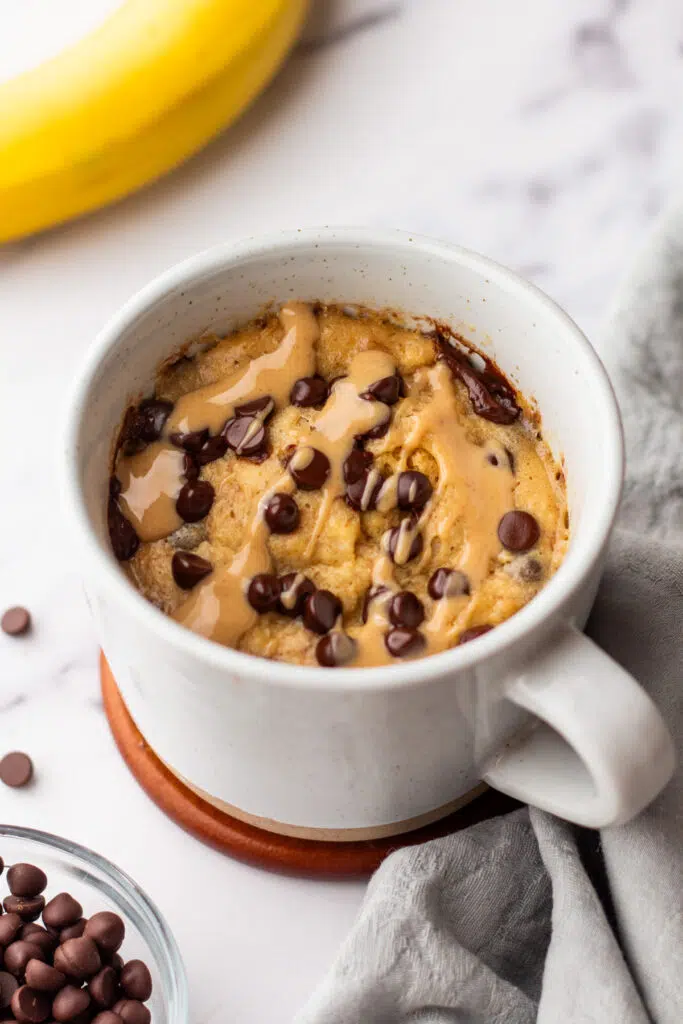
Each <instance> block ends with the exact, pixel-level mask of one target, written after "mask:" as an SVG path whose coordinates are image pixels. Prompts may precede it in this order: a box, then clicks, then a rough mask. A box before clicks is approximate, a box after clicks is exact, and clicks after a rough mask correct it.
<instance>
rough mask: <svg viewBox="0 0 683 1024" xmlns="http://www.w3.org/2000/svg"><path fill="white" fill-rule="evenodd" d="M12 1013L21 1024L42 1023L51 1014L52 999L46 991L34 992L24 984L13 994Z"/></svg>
mask: <svg viewBox="0 0 683 1024" xmlns="http://www.w3.org/2000/svg"><path fill="white" fill-rule="evenodd" d="M11 1006H12V1013H13V1014H14V1019H15V1020H18V1021H19V1022H20V1024H42V1022H43V1021H44V1020H47V1018H48V1017H49V1016H50V999H49V997H48V996H47V995H45V993H44V992H34V991H33V989H32V988H29V987H28V985H22V986H21V988H18V989H17V990H16V992H15V993H14V995H13V996H12V1002H11Z"/></svg>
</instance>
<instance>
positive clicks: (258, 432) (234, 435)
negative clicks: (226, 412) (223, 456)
mask: <svg viewBox="0 0 683 1024" xmlns="http://www.w3.org/2000/svg"><path fill="white" fill-rule="evenodd" d="M223 436H224V437H225V440H226V441H227V442H228V446H229V447H230V448H232V450H233V451H234V452H235V454H236V455H243V456H245V457H247V458H248V457H249V456H253V455H261V454H262V453H263V452H264V451H265V447H266V431H265V428H264V426H263V424H262V423H261V421H260V420H259V419H257V418H256V417H255V416H234V417H233V419H231V420H228V422H227V423H226V424H225V427H224V428H223Z"/></svg>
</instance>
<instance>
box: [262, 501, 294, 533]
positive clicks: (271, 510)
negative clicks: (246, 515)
mask: <svg viewBox="0 0 683 1024" xmlns="http://www.w3.org/2000/svg"><path fill="white" fill-rule="evenodd" d="M263 515H264V518H265V520H266V523H267V524H268V526H269V528H270V530H271V531H272V533H293V531H294V530H296V528H297V526H298V525H299V520H300V518H301V516H300V514H299V506H298V505H297V503H296V502H295V500H294V498H293V497H292V496H291V494H280V493H278V494H274V495H273V496H272V498H271V499H270V500H269V502H268V504H267V505H266V508H265V512H264V513H263Z"/></svg>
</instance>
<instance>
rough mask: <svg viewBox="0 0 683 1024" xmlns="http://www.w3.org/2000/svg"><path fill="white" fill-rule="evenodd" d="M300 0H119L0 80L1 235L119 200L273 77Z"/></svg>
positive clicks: (298, 19) (298, 16) (1, 238)
mask: <svg viewBox="0 0 683 1024" xmlns="http://www.w3.org/2000/svg"><path fill="white" fill-rule="evenodd" d="M306 6H307V0H126V2H125V3H124V4H123V5H122V6H121V7H119V8H118V9H117V10H116V11H115V12H114V13H113V14H112V15H111V16H110V18H109V19H108V20H107V21H106V22H105V23H104V24H103V25H102V26H101V27H100V28H99V29H97V30H96V31H94V32H92V33H90V34H89V35H88V36H86V37H85V38H84V39H82V40H80V41H79V42H78V43H76V44H75V45H74V46H72V47H70V48H69V49H67V50H64V51H63V52H62V53H60V54H59V55H58V56H56V57H55V58H53V59H52V60H50V61H48V62H46V63H45V64H43V65H41V66H40V67H38V68H36V69H34V70H31V71H27V72H26V73H24V74H23V75H19V76H18V77H17V78H14V79H12V80H10V81H9V82H7V83H5V84H3V85H0V243H1V242H6V241H9V240H11V239H16V238H19V237H21V236H23V235H27V234H30V233H31V232H34V231H38V230H40V229H41V228H45V227H48V226H50V225H53V224H57V223H60V222H61V221H64V220H67V219H68V218H70V217H74V216H76V215H78V214H81V213H85V212H86V211H88V210H92V209H94V208H95V207H98V206H101V205H103V204H104V203H107V202H110V201H111V200H113V199H117V198H119V197H120V196H123V195H125V194H126V193H128V192H131V191H132V190H134V189H136V188H138V187H139V186H141V185H143V184H145V182H148V181H150V180H151V179H153V178H156V177H158V176H159V175H160V174H163V173H164V172H165V171H168V170H170V169H171V168H172V167H174V166H175V165H177V164H178V163H180V162H181V161H182V160H184V159H185V158H186V157H188V156H190V155H191V154H192V153H194V152H195V151H196V150H197V149H199V148H200V147H201V146H202V145H203V144H204V143H205V142H207V141H208V139H210V138H211V137H212V136H213V135H215V134H216V132H218V131H220V129H221V128H223V127H225V125H226V124H228V123H229V122H230V121H232V120H233V119H234V118H235V117H236V116H237V115H238V114H239V113H240V112H241V111H242V110H243V109H244V107H246V106H247V104H248V103H249V102H250V100H252V99H253V98H254V96H255V95H256V94H257V93H258V92H259V91H260V90H261V89H262V88H263V86H264V85H265V83H266V82H267V81H268V80H269V78H270V77H271V76H272V75H273V74H274V72H275V70H276V69H277V67H278V66H279V64H280V62H281V61H282V59H283V58H284V56H285V54H286V53H287V50H288V49H289V47H290V46H291V44H292V42H293V40H294V38H295V37H296V34H297V32H298V30H299V28H300V25H301V23H302V20H303V16H304V12H305V9H306Z"/></svg>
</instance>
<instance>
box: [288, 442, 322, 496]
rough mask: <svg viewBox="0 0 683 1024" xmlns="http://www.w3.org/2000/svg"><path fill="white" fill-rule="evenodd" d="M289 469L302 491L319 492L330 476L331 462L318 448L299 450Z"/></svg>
mask: <svg viewBox="0 0 683 1024" xmlns="http://www.w3.org/2000/svg"><path fill="white" fill-rule="evenodd" d="M307 460H308V461H307ZM288 468H289V472H290V473H291V476H292V480H293V481H294V483H295V484H296V485H297V487H299V488H300V489H301V490H302V491H318V490H320V488H321V487H322V486H323V484H324V483H325V481H326V480H327V478H328V476H329V475H330V460H329V459H328V457H327V455H324V454H323V453H322V452H320V451H318V449H317V448H298V449H297V450H296V452H294V454H293V455H292V458H291V459H290V461H289V466H288Z"/></svg>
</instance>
